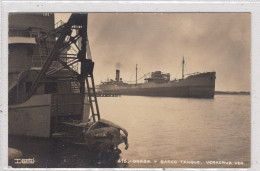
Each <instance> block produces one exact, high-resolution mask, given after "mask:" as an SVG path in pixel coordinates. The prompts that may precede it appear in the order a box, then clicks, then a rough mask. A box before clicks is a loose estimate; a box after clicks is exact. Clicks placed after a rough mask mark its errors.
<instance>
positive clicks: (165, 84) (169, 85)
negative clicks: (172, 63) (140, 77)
mask: <svg viewBox="0 0 260 171" xmlns="http://www.w3.org/2000/svg"><path fill="white" fill-rule="evenodd" d="M184 63H185V61H184V58H183V61H182V79H179V80H177V79H175V80H172V81H170V74H169V73H167V74H164V73H162V72H161V71H155V72H152V73H151V76H150V78H146V79H144V80H145V83H140V84H137V74H136V83H135V84H128V83H124V82H123V81H122V79H121V78H120V76H119V75H120V70H116V80H110V81H107V82H102V83H101V85H99V86H100V89H101V90H102V91H103V93H105V94H112V93H115V92H116V93H119V94H121V95H135V96H158V97H187V98H214V94H215V79H216V72H205V73H194V74H190V75H189V76H188V77H187V78H184ZM136 73H137V67H136Z"/></svg>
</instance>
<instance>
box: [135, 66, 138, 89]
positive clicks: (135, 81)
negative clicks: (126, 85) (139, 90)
mask: <svg viewBox="0 0 260 171" xmlns="http://www.w3.org/2000/svg"><path fill="white" fill-rule="evenodd" d="M137 70H138V68H137V64H136V68H135V84H136V85H137Z"/></svg>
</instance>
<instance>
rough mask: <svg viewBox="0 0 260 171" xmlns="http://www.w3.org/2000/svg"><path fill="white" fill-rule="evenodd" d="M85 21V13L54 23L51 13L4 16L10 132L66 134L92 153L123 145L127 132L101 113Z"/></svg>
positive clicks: (36, 134)
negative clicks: (6, 42)
mask: <svg viewBox="0 0 260 171" xmlns="http://www.w3.org/2000/svg"><path fill="white" fill-rule="evenodd" d="M87 24H88V14H72V15H71V16H70V18H69V20H68V21H67V22H66V23H64V22H62V21H59V22H58V23H56V27H55V25H54V14H51V13H12V14H10V15H9V40H8V45H9V71H8V74H9V75H8V78H9V81H8V86H9V87H8V93H9V99H8V103H9V111H8V119H9V121H8V122H9V123H8V126H9V134H10V135H21V136H32V137H55V136H63V137H71V139H72V141H73V142H77V143H81V144H83V145H86V146H88V147H89V149H92V150H97V151H106V150H110V151H115V150H118V145H119V144H121V143H125V145H126V148H125V149H127V148H128V141H127V137H128V133H127V131H126V130H125V129H124V128H122V127H121V126H118V125H116V124H114V123H112V122H110V121H107V120H103V119H101V116H100V111H99V107H98V101H97V96H96V93H95V92H96V91H95V83H94V78H93V69H94V62H93V61H92V57H91V51H90V46H89V41H88V34H87ZM119 151H120V150H119Z"/></svg>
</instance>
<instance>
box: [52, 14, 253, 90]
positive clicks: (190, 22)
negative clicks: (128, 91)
mask: <svg viewBox="0 0 260 171" xmlns="http://www.w3.org/2000/svg"><path fill="white" fill-rule="evenodd" d="M69 16H70V14H65V13H63V14H61V13H60V14H55V21H56V22H57V21H59V20H60V19H61V20H63V21H66V20H67V19H68V18H69ZM88 37H89V42H90V49H91V54H92V57H93V61H94V62H95V68H94V77H95V82H96V84H99V83H100V82H101V81H107V79H108V78H109V79H115V70H116V69H120V77H122V79H123V81H125V82H127V81H135V67H136V64H137V65H138V78H141V77H143V76H144V74H147V73H149V72H153V71H158V70H160V71H162V72H164V73H170V74H171V79H175V78H177V79H178V78H181V63H182V58H183V57H184V59H185V67H184V69H185V74H191V73H195V72H210V71H216V90H217V91H250V70H251V69H250V56H251V54H250V49H251V16H250V13H89V15H88ZM185 76H186V77H187V76H188V75H185ZM138 82H143V79H140V80H139V81H138ZM129 83H131V82H129Z"/></svg>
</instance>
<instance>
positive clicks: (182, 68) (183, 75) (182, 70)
mask: <svg viewBox="0 0 260 171" xmlns="http://www.w3.org/2000/svg"><path fill="white" fill-rule="evenodd" d="M184 63H185V62H184V56H183V59H182V79H184Z"/></svg>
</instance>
